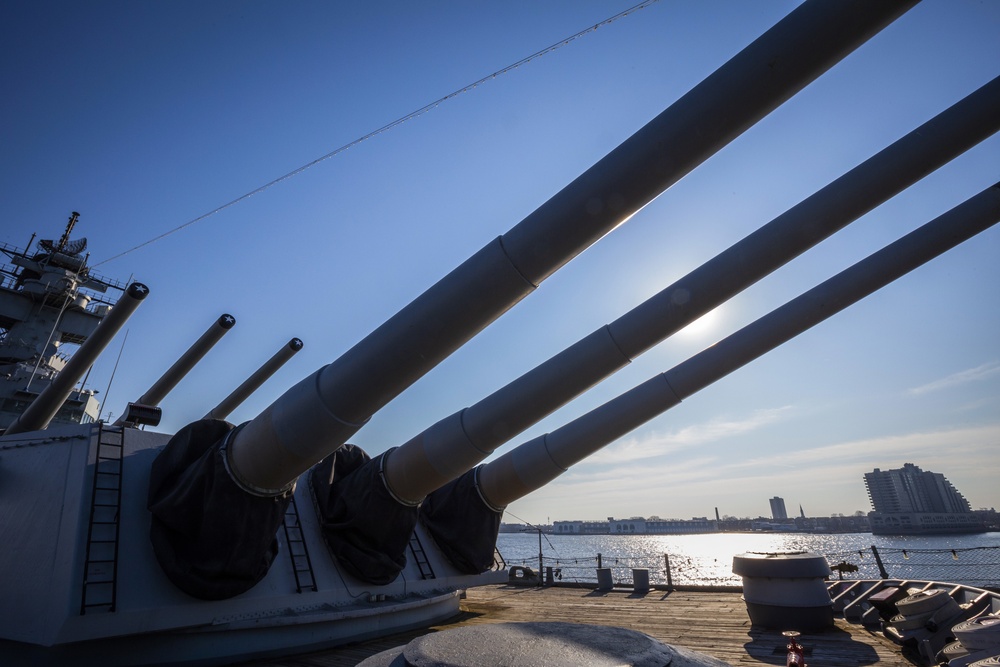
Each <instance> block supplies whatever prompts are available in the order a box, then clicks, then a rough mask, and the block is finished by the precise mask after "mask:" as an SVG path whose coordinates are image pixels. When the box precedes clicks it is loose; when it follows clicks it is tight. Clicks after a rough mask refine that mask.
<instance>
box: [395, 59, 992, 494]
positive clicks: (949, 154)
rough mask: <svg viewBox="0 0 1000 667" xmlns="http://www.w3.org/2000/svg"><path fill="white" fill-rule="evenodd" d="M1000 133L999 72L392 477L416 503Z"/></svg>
mask: <svg viewBox="0 0 1000 667" xmlns="http://www.w3.org/2000/svg"><path fill="white" fill-rule="evenodd" d="M998 130H1000V77H997V78H995V79H993V80H992V81H991V82H989V83H987V84H986V85H984V86H982V87H981V88H979V89H978V90H977V91H975V92H973V93H972V94H970V95H969V96H967V97H966V98H965V99H963V100H961V101H959V102H958V103H956V104H954V105H953V106H951V107H950V108H948V109H947V110H945V111H943V112H942V113H940V114H938V115H937V116H935V117H934V118H932V119H931V120H929V121H928V122H926V123H924V124H923V125H921V126H920V127H918V128H917V129H915V130H913V131H912V132H910V133H909V134H907V135H906V136H904V137H903V138H901V139H899V140H898V141H896V142H895V143H893V144H892V145H890V146H889V147H887V148H885V149H884V150H882V151H880V152H879V153H877V154H876V155H874V156H872V157H871V158H869V159H868V160H866V161H865V162H863V163H862V164H860V165H858V166H857V167H855V168H854V169H852V170H851V171H849V172H847V173H846V174H844V175H843V176H841V177H840V178H838V179H837V180H835V181H833V182H832V183H830V184H829V185H827V186H826V187H824V188H823V189H821V190H819V191H818V192H816V193H815V194H813V195H811V196H810V197H808V198H806V199H805V200H803V201H802V202H800V203H799V204H797V205H796V206H794V207H793V208H791V209H789V210H788V211H786V212H785V213H783V214H782V215H780V216H778V217H777V218H775V219H774V220H772V221H771V222H769V223H768V224H766V225H764V226H763V227H761V228H760V229H758V230H757V231H755V232H754V233H752V234H750V235H749V236H747V237H746V238H744V239H743V240H741V241H739V242H738V243H736V244H735V245H733V246H731V247H730V248H728V249H727V250H725V251H723V252H722V253H720V254H719V255H717V256H716V257H714V258H713V259H711V260H709V261H708V262H706V263H705V264H703V265H701V266H700V267H699V268H697V269H695V270H694V271H692V272H690V273H689V274H687V275H686V276H684V277H683V278H681V279H680V280H678V281H676V282H674V283H673V284H672V285H670V286H669V287H667V288H666V289H664V290H662V291H660V292H659V293H658V294H656V295H654V296H653V297H651V298H650V299H648V300H647V301H645V302H644V303H642V304H640V305H639V306H637V307H636V308H634V309H633V310H631V311H630V312H628V313H626V314H625V315H623V316H622V317H620V318H618V319H617V320H615V321H614V322H612V323H611V324H609V325H607V326H604V327H602V328H601V329H598V330H597V331H595V332H593V333H592V334H590V335H589V336H587V337H585V338H583V339H581V340H580V341H578V342H577V343H575V344H574V345H572V346H570V347H569V348H567V349H566V350H564V351H563V352H561V353H559V354H557V355H556V356H554V357H552V358H551V359H549V360H548V361H546V362H544V363H542V364H541V365H539V366H537V367H536V368H534V369H533V370H531V371H529V372H527V373H525V374H524V375H522V376H521V377H519V378H517V379H516V380H514V381H513V382H511V383H509V384H508V385H507V386H505V387H503V388H501V389H499V390H497V391H496V392H494V393H493V394H491V395H489V396H487V397H486V398H484V399H483V400H481V401H479V402H478V403H476V404H474V405H472V406H470V407H468V408H466V409H464V410H461V411H459V412H457V413H455V414H453V415H451V416H450V417H447V418H445V419H443V420H441V421H439V422H437V423H436V424H434V425H433V426H431V427H430V428H428V429H427V430H425V431H424V432H423V433H420V434H419V435H417V436H416V437H414V438H412V439H411V440H409V441H407V442H406V443H404V444H403V445H401V446H400V447H398V448H397V449H395V450H392V451H391V453H389V454H388V455H387V457H386V461H385V478H384V479H385V483H386V484H387V485H388V487H389V489H390V490H391V491H392V493H393V495H395V496H396V497H398V498H400V499H402V500H404V501H406V502H411V503H415V502H418V501H420V500H421V499H422V498H423V497H424V496H426V495H427V494H428V493H430V492H431V491H433V490H434V489H436V488H439V487H440V486H443V485H444V484H445V483H447V482H449V481H450V480H451V479H454V478H455V477H457V476H458V475H461V474H463V473H464V472H465V471H467V470H468V469H470V468H471V467H472V466H473V465H475V464H476V463H478V462H479V461H481V460H482V459H483V458H485V457H486V456H488V455H489V454H490V453H491V452H492V451H493V450H494V449H496V447H498V446H499V445H501V444H502V443H503V442H505V441H506V440H508V439H509V438H511V437H513V436H515V435H516V434H517V433H520V432H521V431H523V430H525V429H527V428H528V427H530V426H531V425H532V424H534V423H536V422H537V421H539V420H540V419H542V418H543V417H545V416H546V415H548V414H550V413H551V412H553V411H554V410H556V409H557V408H559V407H560V406H562V405H564V404H565V403H566V402H568V401H569V400H570V399H572V398H573V397H575V396H577V395H579V394H581V393H583V392H584V391H586V390H587V389H588V388H590V387H592V386H593V385H594V384H596V383H597V382H599V381H600V380H602V379H604V378H605V377H607V376H609V375H611V374H612V373H614V372H616V371H618V370H619V369H621V368H622V367H623V366H625V365H627V364H628V363H629V362H630V361H631V360H632V359H634V358H635V357H636V356H638V355H639V354H641V353H643V352H645V351H646V350H648V349H649V348H650V347H652V346H653V345H655V344H656V343H658V342H660V341H662V340H664V339H665V338H667V337H668V336H670V335H672V334H673V333H675V332H677V331H679V330H681V329H682V328H684V327H685V326H687V325H688V324H690V323H691V322H693V321H694V320H696V319H697V318H699V317H701V316H702V315H704V314H705V313H707V312H709V311H710V310H712V309H713V308H715V307H716V306H718V305H719V304H721V303H724V302H725V301H726V300H728V299H729V298H731V297H733V296H734V295H736V294H737V293H739V292H740V291H742V290H744V289H746V288H747V287H749V286H750V285H752V284H753V283H755V282H756V281H758V280H760V279H761V278H763V277H764V276H766V275H767V274H769V273H771V272H773V271H774V270H776V269H777V268H779V267H780V266H782V265H783V264H785V263H787V262H789V261H791V260H792V259H793V258H795V257H797V256H798V255H800V254H801V253H803V252H805V251H806V250H808V249H809V248H811V247H812V246H814V245H816V244H817V243H819V242H820V241H822V240H823V239H825V238H827V237H828V236H830V235H832V234H833V233H835V232H836V231H838V230H840V229H842V228H843V227H845V226H846V225H848V224H850V223H851V222H852V221H854V220H856V219H857V218H859V217H860V216H862V215H864V214H865V213H867V212H868V211H870V210H872V209H873V208H875V207H876V206H878V205H879V204H881V203H882V202H884V201H886V200H888V199H889V198H890V197H892V196H894V195H895V194H897V193H898V192H900V191H902V190H903V189H904V188H906V187H908V186H909V185H911V184H913V183H914V182H916V181H917V180H919V179H920V178H923V177H924V176H925V175H927V174H928V173H930V172H932V171H933V170H935V169H937V168H938V167H940V166H941V165H943V164H945V163H946V162H948V161H949V160H951V159H953V158H954V157H956V156H958V155H960V154H962V153H963V152H965V151H966V150H968V149H969V148H971V147H972V146H974V145H976V144H977V143H979V142H981V141H983V140H984V139H986V138H988V137H989V136H991V135H992V134H994V133H995V132H997V131H998Z"/></svg>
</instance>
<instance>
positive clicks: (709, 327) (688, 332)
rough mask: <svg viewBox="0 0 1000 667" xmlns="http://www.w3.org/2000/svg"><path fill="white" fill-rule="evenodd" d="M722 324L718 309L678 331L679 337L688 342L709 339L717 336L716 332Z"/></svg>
mask: <svg viewBox="0 0 1000 667" xmlns="http://www.w3.org/2000/svg"><path fill="white" fill-rule="evenodd" d="M720 322H721V316H720V315H719V309H718V308H716V309H715V310H711V311H709V312H707V313H705V314H704V315H702V316H701V317H699V318H698V319H696V320H695V321H694V322H692V323H691V324H689V325H687V326H686V327H684V328H683V329H681V330H680V331H678V332H677V335H678V336H681V337H683V338H685V339H687V340H695V339H699V340H700V339H702V338H707V337H709V336H712V335H714V334H715V332H716V330H717V329H718V328H719V324H720Z"/></svg>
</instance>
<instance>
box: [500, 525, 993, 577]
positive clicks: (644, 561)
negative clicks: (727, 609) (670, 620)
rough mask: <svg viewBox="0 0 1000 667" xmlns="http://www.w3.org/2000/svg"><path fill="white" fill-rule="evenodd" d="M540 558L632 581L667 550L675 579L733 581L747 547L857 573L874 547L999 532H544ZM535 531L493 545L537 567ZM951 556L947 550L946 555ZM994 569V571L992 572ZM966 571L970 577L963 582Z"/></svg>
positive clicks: (865, 569) (870, 572) (864, 570)
mask: <svg viewBox="0 0 1000 667" xmlns="http://www.w3.org/2000/svg"><path fill="white" fill-rule="evenodd" d="M541 543H542V556H543V565H544V566H552V567H556V568H561V570H562V580H563V581H589V582H592V581H595V580H596V578H597V575H596V569H595V568H596V566H597V554H598V553H600V554H601V557H602V565H603V566H604V567H610V568H612V572H613V578H614V580H615V581H616V582H621V583H629V582H631V580H632V573H631V568H647V569H648V570H649V580H650V583H654V584H665V583H667V574H666V562H665V559H664V554H667V555H668V556H669V560H670V573H671V576H672V579H673V583H674V584H698V585H727V586H738V585H740V583H741V581H740V578H739V577H738V576H736V575H734V574H733V572H732V569H733V556H735V555H736V554H740V553H746V552H788V551H811V552H814V553H818V554H822V555H824V556H826V557H827V560H828V561H829V562H830V563H839V562H840V561H842V560H846V561H847V562H849V563H852V564H855V565H858V566H859V568H860V569H859V572H858V574H857V575H854V577H855V578H878V576H879V572H878V568H877V566H876V564H875V561H874V558H873V556H872V552H871V547H872V545H875V546H876V547H877V548H878V549H879V550H883V549H885V550H898V549H969V548H973V547H982V546H991V547H1000V533H986V534H984V535H953V536H922V537H905V538H904V537H885V536H873V535H871V534H870V533H847V534H835V535H816V534H794V533H714V534H708V535H545V534H543V535H542V540H541ZM538 545H539V538H538V533H537V532H526V533H503V534H501V535H500V536H499V539H498V540H497V548H498V549H499V550H500V553H501V554H502V555H503V557H504V558H505V559H506V561H507V564H508V565H522V564H524V565H528V566H529V567H532V568H536V567H538ZM949 560H950V558H949ZM889 576H893V577H903V576H907V577H910V578H926V579H941V580H946V581H955V582H959V583H972V584H974V585H982V582H981V581H977V580H975V579H974V578H971V577H970V576H968V575H966V574H965V573H964V572H961V571H955V570H951V571H949V570H947V569H940V568H938V570H936V571H935V570H929V571H927V572H921V573H920V575H919V576H917V575H913V574H907V573H897V572H894V571H892V570H890V572H889ZM990 576H991V577H992V576H993V575H992V574H991V575H990ZM963 579H969V581H967V582H963V581H962V580H963Z"/></svg>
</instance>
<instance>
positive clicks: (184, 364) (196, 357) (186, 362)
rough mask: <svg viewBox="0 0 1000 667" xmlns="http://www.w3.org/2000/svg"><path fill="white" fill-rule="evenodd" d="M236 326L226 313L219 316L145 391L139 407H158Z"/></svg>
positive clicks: (230, 316)
mask: <svg viewBox="0 0 1000 667" xmlns="http://www.w3.org/2000/svg"><path fill="white" fill-rule="evenodd" d="M235 324H236V318H235V317H233V316H232V315H230V314H228V313H224V314H222V315H220V316H219V319H217V320H216V321H215V322H213V323H212V325H211V326H210V327H209V328H208V329H207V330H206V331H205V333H203V334H202V335H201V337H200V338H198V340H196V341H195V342H194V343H193V344H192V345H191V347H189V348H188V349H187V351H186V352H185V353H184V354H182V355H181V356H180V357H179V358H178V359H177V361H175V362H174V363H173V365H171V366H170V368H168V369H167V371H166V372H165V373H164V374H163V375H162V376H160V379H159V380H157V381H156V382H154V383H153V385H152V386H151V387H150V388H149V389H147V390H146V393H144V394H143V395H142V396H140V397H139V399H138V400H137V401H136V403H139V404H141V405H150V406H154V405H159V404H160V401H162V400H163V399H164V397H165V396H166V395H167V394H169V393H170V392H171V390H173V388H174V387H176V386H177V383H179V382H180V381H181V380H183V379H184V376H185V375H187V374H188V373H189V372H190V371H191V369H192V368H194V367H195V365H196V364H197V363H198V362H199V361H201V359H202V357H204V356H205V355H206V354H208V351H209V350H211V349H212V348H213V347H215V344H216V343H218V342H219V341H220V340H222V337H223V336H225V335H226V333H228V332H229V330H230V329H232V328H233V326H234V325H235Z"/></svg>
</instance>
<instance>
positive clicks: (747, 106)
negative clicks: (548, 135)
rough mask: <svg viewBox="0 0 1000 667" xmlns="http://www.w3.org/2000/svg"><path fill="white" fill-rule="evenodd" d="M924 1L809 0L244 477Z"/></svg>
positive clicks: (270, 425) (260, 474) (373, 395)
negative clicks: (824, 0) (820, 0)
mask: <svg viewBox="0 0 1000 667" xmlns="http://www.w3.org/2000/svg"><path fill="white" fill-rule="evenodd" d="M915 3H916V0H895V1H892V2H889V1H886V2H878V3H872V2H867V1H866V0H852V1H849V2H848V1H844V2H818V1H815V0H813V1H811V2H806V3H804V4H803V5H801V6H799V7H798V8H796V9H795V10H793V11H792V12H791V13H790V14H789V15H788V16H786V17H785V18H784V19H782V20H781V21H779V22H778V23H777V24H776V25H775V26H774V27H772V28H771V29H770V30H768V31H767V32H766V33H764V34H763V35H762V36H761V37H759V38H758V39H757V40H755V41H754V42H753V43H752V44H750V45H749V46H747V47H746V48H745V49H743V50H742V51H741V52H740V53H738V54H737V55H736V56H734V57H733V58H732V59H731V60H729V61H728V62H727V63H726V64H724V65H723V66H722V67H720V68H719V69H718V70H716V72H715V73H713V74H712V75H710V76H709V77H708V78H706V79H705V80H704V81H702V82H701V83H700V84H698V85H697V86H695V87H694V88H693V89H692V90H691V91H690V92H688V93H687V94H685V95H684V96H683V97H681V98H680V99H679V100H678V101H677V102H675V103H674V104H672V105H671V106H670V107H668V108H667V109H666V110H665V111H663V112H662V113H661V114H660V115H658V116H657V117H656V118H654V119H653V120H652V121H650V122H649V123H648V124H647V125H646V126H644V127H643V128H642V129H640V130H639V131H638V132H636V133H635V134H634V135H632V136H631V137H630V138H629V139H627V140H626V141H625V142H623V143H622V144H621V145H620V146H618V147H617V148H616V149H614V150H613V151H612V152H611V153H609V154H608V155H606V156H605V157H604V158H602V159H601V160H600V161H599V162H598V163H597V164H595V165H594V166H593V167H591V168H590V169H588V170H587V171H586V172H584V173H583V174H582V175H581V176H579V177H578V178H577V179H576V180H574V181H573V182H572V183H570V184H569V185H567V186H566V187H565V188H564V189H563V190H561V191H560V192H559V193H558V194H556V195H555V196H554V197H553V198H552V199H550V200H549V201H548V202H546V203H545V204H543V205H542V206H541V207H540V208H538V209H537V210H536V211H535V212H534V213H532V214H531V215H529V216H528V217H527V218H525V219H524V220H523V221H522V222H520V223H519V224H517V225H516V226H515V227H514V228H512V229H511V230H510V231H508V232H507V233H505V234H504V235H502V236H501V237H499V238H497V239H496V240H495V241H493V242H492V243H490V244H488V245H487V246H486V247H484V248H483V249H482V250H480V251H479V252H478V253H476V254H475V255H473V256H472V257H471V258H470V259H468V260H467V261H466V262H464V263H463V264H461V265H460V266H459V267H458V268H456V269H455V270H454V271H452V272H451V273H450V274H448V275H447V276H445V277H444V278H443V279H442V280H440V281H439V282H438V283H437V284H435V285H434V286H432V287H431V288H430V289H429V290H427V291H426V292H424V293H423V294H422V295H421V296H419V297H417V299H415V300H414V301H413V302H411V303H410V304H409V305H408V306H406V307H405V308H403V309H402V310H401V311H399V313H397V314H396V315H394V316H393V317H391V318H390V319H389V320H388V321H386V322H385V323H384V324H383V325H382V326H380V327H379V328H378V329H376V330H375V331H373V332H372V333H371V334H369V335H368V336H367V337H366V338H364V339H363V340H362V341H361V342H359V343H358V344H357V345H355V346H354V347H353V348H352V349H350V350H349V351H348V352H347V353H345V354H344V355H343V356H341V357H340V358H339V359H337V360H336V361H334V362H332V363H331V364H329V365H327V366H325V367H323V368H321V369H320V370H318V371H316V372H315V373H314V374H313V375H311V376H309V377H307V378H306V379H304V380H303V381H301V382H300V383H299V384H297V385H296V386H294V387H293V388H291V389H290V390H289V391H288V392H286V393H285V394H284V395H283V396H281V397H280V398H279V399H278V400H277V401H275V402H274V403H273V404H271V405H270V406H269V407H268V408H266V409H265V410H264V411H263V412H262V413H261V414H260V415H258V417H257V418H255V419H254V420H253V421H251V422H249V423H248V424H246V425H245V426H244V427H243V428H242V430H241V431H240V432H239V433H237V434H236V435H235V436H234V437H233V439H232V442H231V444H230V452H229V463H230V466H231V470H232V473H233V475H234V477H235V478H237V479H238V480H239V481H240V484H241V485H243V486H244V487H245V488H247V489H253V490H254V491H255V492H271V493H281V492H282V490H283V489H285V488H287V487H288V485H290V484H291V483H292V482H293V481H294V480H295V479H296V478H297V477H298V475H300V474H301V473H302V472H304V471H305V470H307V469H308V468H309V467H311V466H312V465H313V464H314V463H315V462H317V461H319V460H321V459H323V458H324V457H325V456H327V455H328V454H330V453H331V452H333V451H336V450H337V448H339V447H340V446H341V445H342V444H343V443H344V442H346V441H347V439H348V438H349V437H350V436H351V435H352V434H353V433H355V432H356V431H357V430H358V429H360V428H361V427H362V426H363V425H364V424H365V423H366V422H367V420H368V419H369V418H370V417H371V415H372V414H374V413H375V412H376V411H377V410H379V409H380V408H381V407H383V406H384V405H385V404H386V403H388V402H389V401H390V400H392V399H393V398H394V397H395V396H397V395H398V394H399V393H400V392H402V391H403V390H404V389H406V388H407V387H408V386H410V385H411V384H412V383H413V382H415V381H416V380H417V379H418V378H420V377H421V376H422V375H423V374H424V373H426V372H427V371H428V370H430V369H431V368H433V367H434V366H435V365H437V364H438V363H439V362H440V361H442V360H443V359H444V358H445V357H447V356H448V355H449V354H451V353H452V352H453V351H454V350H456V349H458V347H460V346H461V345H463V344H464V343H465V342H466V341H468V340H469V339H470V338H471V337H472V336H474V335H475V334H476V333H478V332H479V331H480V330H482V329H483V328H484V327H486V326H487V325H488V324H489V323H490V322H492V321H493V320H495V319H496V318H497V317H499V316H500V315H501V314H503V313H504V312H505V311H506V310H507V309H509V308H511V307H512V306H513V305H514V304H515V303H517V302H518V301H520V300H521V299H522V298H524V297H525V296H526V295H527V294H529V293H530V292H531V291H532V290H534V288H535V287H536V286H537V285H539V284H540V283H541V281H542V280H544V279H545V278H546V277H548V276H549V275H550V274H552V273H553V272H555V271H556V270H558V269H559V268H560V267H561V266H562V265H564V264H565V263H566V262H568V261H569V260H570V259H572V258H573V257H575V256H576V255H577V254H579V253H580V252H582V251H583V250H584V249H586V248H587V247H588V246H590V245H591V244H592V243H594V242H596V241H597V240H598V239H600V238H601V237H602V236H603V235H605V234H607V233H608V232H610V231H611V230H612V229H614V228H615V227H616V226H618V225H619V224H621V223H623V222H625V221H626V220H627V219H628V218H629V217H630V216H631V215H633V214H634V213H635V212H636V211H638V210H639V209H641V208H642V207H643V206H645V205H646V204H647V203H649V202H650V201H652V200H653V199H654V198H655V197H656V196H657V195H659V194H660V193H661V192H663V191H664V190H665V189H667V188H668V187H670V186H671V185H673V184H674V183H675V182H677V181H678V180H679V179H680V178H682V177H683V176H684V175H686V174H687V173H688V172H690V171H691V170H692V169H694V168H695V167H696V166H698V165H699V164H700V163H701V162H703V161H704V160H706V159H707V158H708V157H710V156H711V155H712V154H714V153H715V152H716V151H718V150H719V149H721V148H722V147H723V146H724V145H726V144H727V143H729V142H730V141H731V140H732V139H734V138H735V137H737V136H738V135H739V134H740V133H742V132H743V131H744V130H746V129H747V128H748V127H750V126H751V125H753V124H754V123H755V122H756V121H758V120H760V119H761V118H763V117H764V116H765V115H767V114H768V113H769V112H770V111H772V110H773V109H775V108H776V107H777V106H779V105H780V104H781V103H783V102H784V101H785V100H787V99H788V98H790V97H791V96H793V95H794V94H795V93H796V92H798V91H799V90H801V89H802V88H803V87H804V86H805V85H807V84H808V83H809V82H811V81H812V80H814V79H815V78H816V77H818V76H819V75H820V74H822V73H823V72H824V71H826V70H827V69H829V68H830V67H832V66H833V65H834V64H836V63H837V62H838V61H839V60H841V59H842V58H843V57H845V56H846V55H847V54H848V53H850V52H851V51H852V50H854V49H855V48H856V47H857V46H859V45H860V44H862V43H864V42H865V41H866V40H867V39H868V38H870V37H871V36H872V35H874V34H875V33H877V32H878V31H879V30H881V29H882V28H883V27H885V26H886V25H888V24H889V23H891V22H892V21H893V20H894V19H895V18H897V17H898V16H899V15H901V14H903V13H904V12H905V11H906V10H907V9H909V8H910V7H911V6H912V5H914V4H915Z"/></svg>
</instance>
